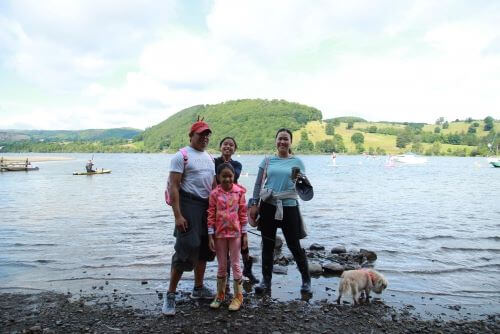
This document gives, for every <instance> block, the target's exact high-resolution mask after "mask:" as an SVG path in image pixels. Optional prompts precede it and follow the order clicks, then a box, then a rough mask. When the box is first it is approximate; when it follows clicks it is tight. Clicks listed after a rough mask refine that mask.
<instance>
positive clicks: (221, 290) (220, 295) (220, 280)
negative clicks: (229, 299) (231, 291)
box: [210, 277, 226, 309]
mask: <svg viewBox="0 0 500 334" xmlns="http://www.w3.org/2000/svg"><path fill="white" fill-rule="evenodd" d="M225 297H226V278H225V277H217V294H216V295H215V298H214V300H213V301H212V303H210V307H211V308H215V309H217V308H219V307H220V305H221V304H222V303H223V302H224V298H225Z"/></svg>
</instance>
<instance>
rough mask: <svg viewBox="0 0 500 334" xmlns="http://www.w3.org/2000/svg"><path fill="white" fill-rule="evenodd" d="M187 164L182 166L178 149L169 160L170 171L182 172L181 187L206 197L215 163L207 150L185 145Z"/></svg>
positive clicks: (182, 159)
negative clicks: (198, 149)
mask: <svg viewBox="0 0 500 334" xmlns="http://www.w3.org/2000/svg"><path fill="white" fill-rule="evenodd" d="M185 149H186V152H187V158H188V161H187V164H186V167H184V157H183V156H182V153H181V152H180V151H178V152H177V153H175V155H174V156H173V158H172V160H171V161H170V171H171V172H177V173H182V174H183V175H182V180H181V189H182V190H184V191H185V192H188V193H190V194H193V195H196V196H198V197H202V198H208V197H209V196H210V191H211V190H212V183H213V180H214V176H215V164H214V161H213V159H212V157H211V156H210V154H208V153H207V152H205V151H203V152H200V151H197V150H195V149H194V148H192V147H191V146H186V147H185Z"/></svg>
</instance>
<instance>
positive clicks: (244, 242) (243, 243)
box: [241, 233, 248, 249]
mask: <svg viewBox="0 0 500 334" xmlns="http://www.w3.org/2000/svg"><path fill="white" fill-rule="evenodd" d="M247 248H248V237H247V234H246V233H245V234H243V236H242V237H241V249H247Z"/></svg>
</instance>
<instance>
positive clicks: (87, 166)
mask: <svg viewBox="0 0 500 334" xmlns="http://www.w3.org/2000/svg"><path fill="white" fill-rule="evenodd" d="M93 166H94V163H93V162H92V160H89V162H87V164H86V165H85V169H86V170H87V173H94V172H95V170H93V169H92V167H93Z"/></svg>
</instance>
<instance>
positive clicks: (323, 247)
mask: <svg viewBox="0 0 500 334" xmlns="http://www.w3.org/2000/svg"><path fill="white" fill-rule="evenodd" d="M309 250H325V246H322V245H320V244H317V243H313V244H312V245H311V246H309Z"/></svg>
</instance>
